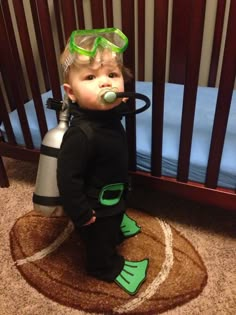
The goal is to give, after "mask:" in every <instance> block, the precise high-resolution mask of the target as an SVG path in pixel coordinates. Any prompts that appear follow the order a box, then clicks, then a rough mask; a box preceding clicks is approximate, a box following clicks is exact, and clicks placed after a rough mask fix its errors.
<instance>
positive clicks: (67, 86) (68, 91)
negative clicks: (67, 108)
mask: <svg viewBox="0 0 236 315" xmlns="http://www.w3.org/2000/svg"><path fill="white" fill-rule="evenodd" d="M63 87H64V90H65V92H66V94H67V95H68V97H69V99H70V100H71V101H75V100H76V99H75V95H74V93H73V90H72V88H71V86H70V84H68V83H64V84H63Z"/></svg>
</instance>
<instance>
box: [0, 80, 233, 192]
mask: <svg viewBox="0 0 236 315" xmlns="http://www.w3.org/2000/svg"><path fill="white" fill-rule="evenodd" d="M136 90H137V92H139V93H142V94H145V95H147V96H148V97H149V98H150V99H151V100H152V83H151V82H136ZM183 93H184V86H183V85H179V84H172V83H166V86H165V99H164V100H165V108H164V126H163V150H162V175H164V176H170V177H174V178H175V177H176V175H177V163H178V154H179V142H180V128H181V115H182V106H183ZM217 93H218V89H216V88H209V87H198V92H197V101H196V112H195V118H194V129H193V138H192V147H191V156H190V168H189V180H191V181H195V182H199V183H204V182H205V176H206V168H207V162H208V155H209V149H210V142H211V133H212V127H213V120H214V114H215V108H216V100H217ZM48 97H52V95H51V92H47V93H44V94H43V95H42V100H43V103H44V104H46V101H47V99H48ZM137 102H138V103H137V106H141V105H142V103H141V101H137ZM139 102H140V104H139ZM151 103H152V102H151ZM25 109H26V114H27V118H28V121H29V125H30V130H31V134H32V138H33V144H34V146H35V148H40V145H41V141H42V139H41V136H40V133H39V126H38V122H37V117H36V112H35V109H34V105H33V101H32V100H31V101H29V102H27V103H26V104H25ZM45 113H46V120H47V125H48V129H51V128H53V127H55V126H56V125H57V119H56V114H55V112H54V111H53V110H50V109H47V108H45ZM151 116H152V108H151V107H150V108H149V109H148V110H147V111H145V112H143V113H141V114H139V115H137V117H136V126H137V131H136V135H137V169H138V170H142V171H147V172H149V171H150V164H151V163H150V162H151ZM10 120H11V123H12V125H13V126H14V127H13V128H14V131H15V136H16V141H17V143H18V144H20V145H24V139H23V133H22V130H21V127H20V122H19V117H18V114H17V111H13V112H12V113H10ZM0 128H1V130H2V132H3V135H4V136H5V137H6V134H5V130H4V126H3V125H1V126H0ZM235 157H236V91H234V93H233V98H232V104H231V109H230V116H229V120H228V125H227V131H226V137H225V143H224V149H223V154H222V160H221V165H220V174H219V178H218V186H219V187H224V188H232V189H235V188H236V158H235Z"/></svg>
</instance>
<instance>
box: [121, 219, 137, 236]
mask: <svg viewBox="0 0 236 315" xmlns="http://www.w3.org/2000/svg"><path fill="white" fill-rule="evenodd" d="M120 228H121V231H122V233H123V235H124V236H125V237H130V236H134V235H136V234H138V233H139V232H140V230H141V227H140V226H138V225H137V223H136V221H134V220H133V219H131V218H130V217H129V216H128V215H127V214H124V216H123V220H122V222H121V225H120Z"/></svg>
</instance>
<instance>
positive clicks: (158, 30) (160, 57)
mask: <svg viewBox="0 0 236 315" xmlns="http://www.w3.org/2000/svg"><path fill="white" fill-rule="evenodd" d="M154 18H155V19H154V48H153V49H154V51H153V56H154V57H153V95H152V99H153V104H152V156H151V174H152V175H153V176H161V168H162V134H163V115H164V94H165V69H166V47H167V24H168V1H166V0H162V1H161V0H157V1H155V6H154Z"/></svg>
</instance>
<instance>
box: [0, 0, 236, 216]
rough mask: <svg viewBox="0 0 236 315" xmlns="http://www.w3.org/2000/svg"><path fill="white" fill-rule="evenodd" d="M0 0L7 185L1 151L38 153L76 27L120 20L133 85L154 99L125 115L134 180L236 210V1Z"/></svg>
mask: <svg viewBox="0 0 236 315" xmlns="http://www.w3.org/2000/svg"><path fill="white" fill-rule="evenodd" d="M0 8H1V10H0V14H1V16H0V23H1V25H0V39H1V64H0V71H1V77H0V78H1V79H0V80H1V81H0V186H1V187H8V186H9V180H8V176H7V172H6V169H5V167H4V159H3V158H4V157H10V158H13V159H18V160H24V161H34V162H36V163H37V162H38V159H39V150H40V143H41V141H42V138H43V136H44V135H45V133H46V132H47V130H48V129H51V128H53V127H55V126H56V124H57V114H56V113H55V112H54V111H52V110H49V109H47V108H46V107H45V103H46V100H47V98H48V97H54V98H56V99H62V98H63V91H62V88H61V84H62V79H61V72H60V69H59V66H58V59H59V58H58V57H59V54H60V52H61V51H62V50H63V47H64V45H65V43H66V40H67V38H68V37H69V35H70V33H71V31H72V30H74V29H76V28H80V29H83V28H103V27H118V28H121V29H122V31H123V32H124V33H125V34H126V35H127V36H128V38H129V47H128V49H127V51H126V52H125V53H124V63H125V64H126V66H127V67H129V68H130V69H131V71H132V72H133V74H134V78H133V80H132V81H131V82H129V83H127V85H126V90H127V91H134V90H136V91H137V92H139V93H143V94H145V95H147V96H149V98H150V99H151V104H152V105H151V107H150V108H149V110H148V111H146V112H144V113H142V114H140V115H137V116H136V117H134V116H129V117H126V118H125V119H124V121H123V122H124V125H125V128H126V131H127V137H128V146H129V170H130V175H131V178H132V184H133V186H134V188H135V187H136V186H139V187H145V188H148V189H154V190H158V191H163V192H168V193H171V194H175V195H178V196H179V197H182V198H187V199H191V200H194V201H197V202H200V203H203V204H207V205H212V206H217V207H221V208H223V209H228V210H236V92H235V74H236V41H235V35H234V32H235V29H236V1H233V0H231V1H230V0H218V1H212V0H198V1H194V0H172V1H171V0H169V1H168V0H150V1H145V0H115V1H112V0H104V1H103V0H101V1H97V0H84V1H82V0H75V1H74V0H30V1H23V0H12V1H10V0H9V1H1V2H0ZM130 103H131V107H133V108H135V106H139V105H140V104H139V103H138V102H136V103H135V101H132V100H131V101H130ZM1 193H2V192H1Z"/></svg>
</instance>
